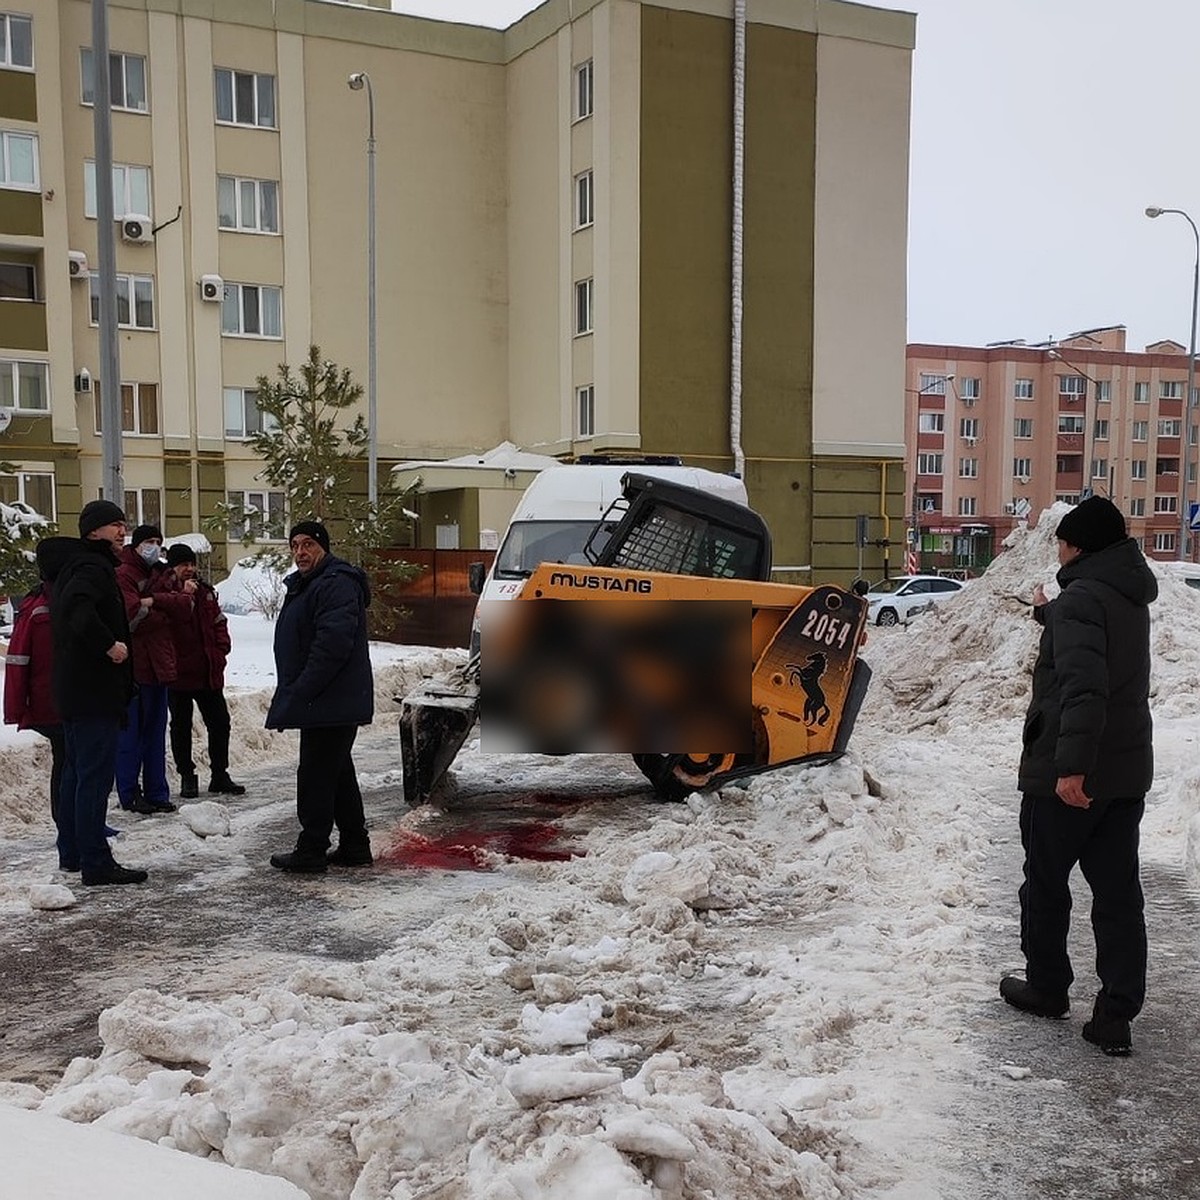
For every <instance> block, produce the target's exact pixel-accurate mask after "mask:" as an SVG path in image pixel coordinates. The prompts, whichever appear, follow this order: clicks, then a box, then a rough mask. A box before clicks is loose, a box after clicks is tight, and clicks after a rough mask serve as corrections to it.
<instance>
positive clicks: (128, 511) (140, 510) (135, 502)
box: [125, 488, 162, 529]
mask: <svg viewBox="0 0 1200 1200" xmlns="http://www.w3.org/2000/svg"><path fill="white" fill-rule="evenodd" d="M125 518H126V520H127V522H128V523H129V524H130V525H132V524H133V523H134V522H135V521H136V522H137V523H138V524H139V525H157V526H158V528H159V529H161V528H162V489H161V488H126V489H125Z"/></svg>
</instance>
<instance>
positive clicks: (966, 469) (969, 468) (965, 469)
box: [958, 458, 979, 479]
mask: <svg viewBox="0 0 1200 1200" xmlns="http://www.w3.org/2000/svg"><path fill="white" fill-rule="evenodd" d="M958 477H959V479H978V478H979V459H977V458H960V459H959V460H958Z"/></svg>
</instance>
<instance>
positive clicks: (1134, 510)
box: [1129, 496, 1146, 517]
mask: <svg viewBox="0 0 1200 1200" xmlns="http://www.w3.org/2000/svg"><path fill="white" fill-rule="evenodd" d="M1129 515H1130V516H1131V517H1144V516H1145V515H1146V497H1145V496H1134V498H1133V499H1132V500H1130V501H1129Z"/></svg>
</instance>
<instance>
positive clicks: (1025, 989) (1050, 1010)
mask: <svg viewBox="0 0 1200 1200" xmlns="http://www.w3.org/2000/svg"><path fill="white" fill-rule="evenodd" d="M1000 995H1001V996H1003V997H1004V999H1005V1000H1007V1001H1008V1003H1009V1004H1011V1005H1012V1006H1013V1008H1019V1009H1020V1010H1021V1011H1022V1012H1027V1013H1031V1014H1032V1015H1033V1016H1035V1017H1051V1018H1054V1019H1056V1020H1057V1019H1061V1018H1063V1017H1065V1016H1066V1015H1067V1013H1069V1012H1070V1011H1071V1004H1070V1001H1069V1000H1068V999H1067V995H1066V993H1065V992H1063V993H1054V994H1052V993H1050V992H1039V991H1038V989H1037V988H1035V987H1034V986H1033V985H1032V984H1030V983H1029V982H1028V981H1027V980H1025V979H1022V978H1021V977H1020V976H1019V975H1005V976H1004V978H1003V979H1001V980H1000Z"/></svg>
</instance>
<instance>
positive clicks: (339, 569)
mask: <svg viewBox="0 0 1200 1200" xmlns="http://www.w3.org/2000/svg"><path fill="white" fill-rule="evenodd" d="M289 542H290V544H291V550H292V558H293V560H294V562H295V564H296V570H295V571H294V572H293V573H292V574H291V575H289V576H288V577H287V580H286V585H287V596H286V598H285V599H284V602H283V608H282V609H281V610H280V613H279V620H278V621H277V622H276V624H275V669H276V674H277V676H278V683H277V686H276V689H275V695H274V697H273V698H272V700H271V707H270V709H269V711H268V712H267V728H268V729H299V730H300V764H299V766H298V767H297V768H296V815H297V816H298V817H299V819H300V837H299V839H298V840H297V842H296V848H295V850H293V851H291V852H289V853H287V854H272V855H271V865H272V866H273V867H278V868H279V869H280V870H281V871H298V872H303V873H311V874H316V873H320V872H322V871H324V870H325V867H326V864H327V863H332V864H334V865H335V866H343V867H369V866H370V865H371V861H372V859H371V840H370V837H369V835H368V833H367V823H366V818H365V817H364V816H363V800H362V792H360V791H359V788H358V779H357V776H356V775H355V772H354V759H353V758H352V756H351V751H352V750H353V748H354V739H355V737H356V736H357V734H358V727H359V726H360V725H369V724H370V723H371V718H372V717H373V716H374V713H375V689H374V681H373V679H372V675H371V660H370V657H369V655H368V651H367V605H368V604H370V603H371V592H370V588H369V586H368V584H367V577H366V575H365V573H364V572H363V571H361V570H360V569H359V568H358V567H356V566H353V565H352V564H350V563H348V562H344V561H343V560H342V559H340V558H336V557H335V556H334V555H332V554H330V552H329V532H328V531H327V530H326V528H325V526H324V525H322V524H320V522H318V521H301V522H299V524H297V525H294V526H293V527H292V532H291V537H290V538H289ZM334 826H337V830H338V846H337V849H336V850H334V851H333V852H332V853H331V854H329V855H328V856H327V855H326V853H325V852H326V850H327V849H328V847H329V838H330V834H331V833H332V832H333V828H334Z"/></svg>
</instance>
